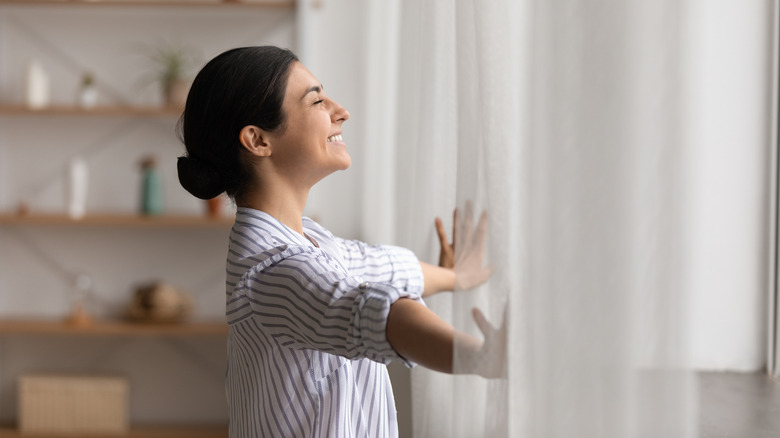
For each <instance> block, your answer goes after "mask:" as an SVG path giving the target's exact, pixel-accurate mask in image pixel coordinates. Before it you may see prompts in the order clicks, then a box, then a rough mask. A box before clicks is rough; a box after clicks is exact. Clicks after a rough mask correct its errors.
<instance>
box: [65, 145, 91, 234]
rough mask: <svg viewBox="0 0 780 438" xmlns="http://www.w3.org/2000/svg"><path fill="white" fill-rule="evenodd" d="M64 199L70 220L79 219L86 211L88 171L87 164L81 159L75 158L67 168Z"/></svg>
mask: <svg viewBox="0 0 780 438" xmlns="http://www.w3.org/2000/svg"><path fill="white" fill-rule="evenodd" d="M67 177H68V178H67V184H66V193H65V199H66V203H67V209H68V216H70V217H71V219H81V218H83V217H84V214H85V213H86V211H87V185H88V183H89V169H88V168H87V162H86V161H84V159H83V158H81V157H75V158H73V159H72V160H71V161H70V165H69V166H68V175H67Z"/></svg>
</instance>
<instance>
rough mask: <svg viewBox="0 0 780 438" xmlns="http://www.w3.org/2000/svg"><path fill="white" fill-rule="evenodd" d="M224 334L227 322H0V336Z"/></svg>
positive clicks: (41, 320) (30, 320)
mask: <svg viewBox="0 0 780 438" xmlns="http://www.w3.org/2000/svg"><path fill="white" fill-rule="evenodd" d="M227 333H228V327H227V323H225V322H222V321H201V322H184V323H143V322H128V321H98V322H95V323H93V324H91V325H90V326H87V327H77V326H71V325H67V324H65V323H64V322H62V321H57V320H51V319H32V318H30V319H0V336H2V335H41V336H227Z"/></svg>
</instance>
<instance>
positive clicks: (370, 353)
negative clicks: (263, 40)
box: [178, 47, 485, 437]
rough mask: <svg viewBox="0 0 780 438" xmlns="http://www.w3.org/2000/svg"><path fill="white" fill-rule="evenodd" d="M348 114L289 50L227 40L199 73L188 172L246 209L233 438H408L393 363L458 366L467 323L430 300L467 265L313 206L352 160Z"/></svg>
mask: <svg viewBox="0 0 780 438" xmlns="http://www.w3.org/2000/svg"><path fill="white" fill-rule="evenodd" d="M348 119H349V113H348V112H347V110H345V109H344V108H343V107H341V106H339V105H338V104H337V103H336V102H334V101H333V100H332V99H330V98H329V97H328V96H327V95H326V94H325V92H324V90H323V88H322V85H321V84H320V83H319V82H318V81H317V79H316V78H315V77H314V76H313V75H312V74H311V73H310V72H309V71H308V70H306V68H305V67H304V66H303V65H301V64H300V62H298V60H297V58H296V57H295V55H294V54H293V53H291V52H290V51H288V50H283V49H279V48H276V47H246V48H240V49H234V50H230V51H227V52H225V53H223V54H221V55H219V56H217V57H216V58H214V59H213V60H211V61H210V62H209V63H208V64H206V66H205V67H204V68H203V69H202V70H201V71H200V73H199V74H198V76H197V77H196V78H195V81H194V82H193V84H192V88H191V90H190V93H189V96H188V99H187V105H186V108H185V111H184V115H183V116H182V123H181V128H182V138H183V141H184V143H185V145H186V148H187V155H186V156H184V157H180V158H179V161H178V171H179V180H180V181H181V184H182V186H184V188H185V189H187V190H188V191H189V192H190V193H192V194H193V195H195V196H197V197H198V198H201V199H209V198H212V197H215V196H217V195H219V194H220V193H222V192H227V194H228V195H229V196H230V197H232V198H233V199H234V200H235V202H236V205H237V207H238V209H237V213H236V221H235V225H234V227H233V229H232V232H231V235H230V243H229V250H228V258H227V297H226V298H227V319H228V323H229V326H230V334H229V338H228V368H227V383H226V386H227V395H228V404H229V415H230V436H231V437H258V436H267V437H302V436H316V437H321V436H328V437H369V436H370V437H388V436H389V437H392V436H397V426H396V416H395V405H394V400H393V394H392V389H391V387H390V381H389V379H388V375H387V371H386V368H385V364H386V363H388V362H389V361H391V360H401V361H403V362H404V363H406V364H407V365H409V366H411V364H412V363H419V364H421V365H423V366H426V367H428V368H430V369H433V370H438V371H443V372H452V369H453V365H452V357H453V337H454V336H455V333H454V330H453V328H452V327H451V326H450V325H449V324H447V323H445V322H444V321H442V320H441V319H440V318H438V317H437V316H436V315H435V314H434V313H433V312H432V311H430V310H429V309H428V308H427V307H425V305H424V304H423V302H422V297H425V296H428V295H431V294H434V293H437V292H441V291H447V290H453V288H454V286H455V274H454V271H453V269H449V268H444V267H438V266H432V265H428V264H426V263H421V262H419V261H418V260H417V258H416V257H415V256H414V254H412V253H411V252H410V251H408V250H406V249H403V248H398V247H392V246H369V245H366V244H364V243H362V242H359V241H347V240H343V239H340V238H337V237H335V236H333V235H332V234H331V233H330V232H329V231H328V230H326V229H325V228H323V227H321V226H320V225H318V224H317V223H316V222H314V221H312V220H311V219H308V218H305V217H303V209H304V206H305V205H306V200H307V197H308V194H309V190H310V189H311V187H312V186H313V185H314V184H316V183H317V182H318V181H320V180H321V179H322V178H324V177H326V176H327V175H329V174H331V173H333V172H334V171H337V170H344V169H346V168H348V167H349V165H350V156H349V154H348V153H347V150H346V144H345V142H344V140H343V137H342V130H341V127H342V124H343V123H344V122H345V121H347V120H348ZM437 225H438V227H439V232H440V235H441V236H442V239H443V240H442V244H443V245H444V246H443V250H444V252H446V251H451V247H449V246H448V245H447V240H446V236H444V233H443V231H442V229H441V225H440V222H439V223H438V224H437ZM480 265H481V261H480ZM450 268H451V266H450ZM480 268H481V266H480ZM480 281H484V279H482V280H480ZM480 322H481V323H482V324H485V323H484V321H482V320H480ZM470 342H472V344H471V348H472V349H473V350H474V351H478V350H479V349H480V348H482V346H481V343H480V342H477V341H473V340H472V341H470Z"/></svg>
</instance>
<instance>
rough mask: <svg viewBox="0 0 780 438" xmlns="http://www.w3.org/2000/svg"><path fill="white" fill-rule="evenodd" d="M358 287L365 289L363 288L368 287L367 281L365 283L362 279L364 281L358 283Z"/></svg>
mask: <svg viewBox="0 0 780 438" xmlns="http://www.w3.org/2000/svg"><path fill="white" fill-rule="evenodd" d="M358 287H359V288H360V289H365V288H367V287H368V283H366V282H365V281H364V282H362V283H360V286H358Z"/></svg>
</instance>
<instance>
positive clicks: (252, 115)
mask: <svg viewBox="0 0 780 438" xmlns="http://www.w3.org/2000/svg"><path fill="white" fill-rule="evenodd" d="M295 61H298V57H296V56H295V54H294V53H292V52H291V51H289V50H286V49H280V48H278V47H273V46H261V47H242V48H237V49H232V50H228V51H227V52H224V53H222V54H220V55H218V56H217V57H216V58H214V59H212V60H211V61H209V62H208V63H207V64H206V65H205V66H204V67H203V69H201V71H200V72H199V73H198V75H197V76H196V77H195V80H194V81H193V83H192V87H191V88H190V92H189V94H188V95H187V104H186V106H185V108H184V114H182V116H181V118H180V119H179V124H178V131H179V132H178V135H179V138H180V139H181V140H182V142H184V145H185V147H186V148H187V154H186V155H185V156H182V157H179V159H178V163H177V168H178V171H179V182H180V183H181V185H182V187H184V188H185V189H186V190H187V191H188V192H190V193H192V194H193V195H194V196H196V197H198V198H200V199H210V198H213V197H215V196H217V195H219V194H220V193H222V192H227V194H228V195H229V196H230V197H231V198H233V199H237V198H238V199H240V198H241V196H242V195H243V194H244V193H246V192H247V191H248V190H249V189H250V188H251V184H252V179H253V174H252V166H251V163H250V162H249V159H248V158H249V157H245V155H244V154H245V153H247V152H246V151H245V149H244V147H243V146H242V145H241V143H240V142H239V133H240V132H241V129H242V128H244V126H248V125H254V126H257V127H259V128H260V129H263V130H265V131H271V132H273V131H276V130H277V129H284V122H285V115H284V113H283V112H282V102H283V101H284V94H285V90H286V89H287V78H288V77H289V75H290V74H289V72H290V66H291V65H292V64H293V63H294V62H295Z"/></svg>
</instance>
